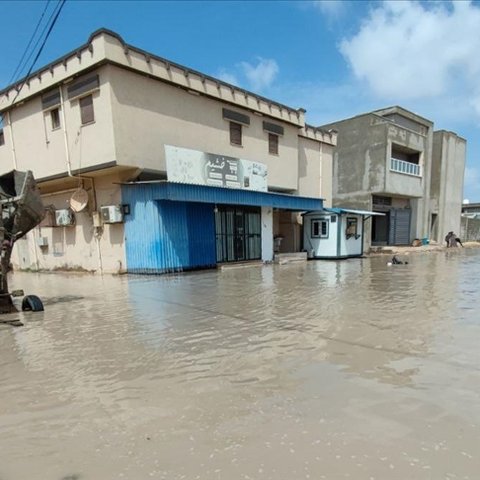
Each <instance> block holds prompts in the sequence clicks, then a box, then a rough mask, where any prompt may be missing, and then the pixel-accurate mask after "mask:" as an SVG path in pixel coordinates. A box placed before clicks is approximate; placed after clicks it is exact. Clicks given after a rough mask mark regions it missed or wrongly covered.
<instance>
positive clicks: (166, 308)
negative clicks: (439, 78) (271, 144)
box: [0, 249, 480, 480]
mask: <svg viewBox="0 0 480 480" xmlns="http://www.w3.org/2000/svg"><path fill="white" fill-rule="evenodd" d="M386 260H387V259H386V258H384V257H382V258H373V259H365V260H349V261H343V262H308V263H307V264H295V265H284V266H280V267H276V266H274V267H272V266H268V267H251V268H240V269H230V270H227V271H223V272H214V271H210V272H202V273H195V274H188V275H181V276H164V277H120V278H115V277H104V278H100V277H91V276H80V275H60V274H56V275H53V274H52V275H48V274H43V275H35V274H15V275H14V276H13V277H12V282H11V283H12V287H14V288H24V289H25V290H26V291H27V292H29V293H36V294H38V295H40V296H41V297H42V298H43V299H45V303H46V311H45V313H34V314H32V313H29V314H18V315H16V316H14V318H20V319H22V321H23V322H24V323H25V326H24V327H18V328H15V327H10V326H0V479H1V480H23V479H25V480H26V479H28V480H32V479H33V480H35V479H39V480H50V479H52V480H61V479H62V480H67V479H68V480H73V479H84V480H87V479H95V480H97V479H100V480H109V479H132V480H135V479H149V478H156V479H168V480H174V479H208V480H210V479H228V480H230V479H233V480H234V479H259V480H260V479H275V480H279V479H281V480H283V479H285V480H295V479H308V478H311V479H322V478H325V479H337V478H352V479H367V480H369V479H455V478H461V479H466V478H472V479H476V478H479V476H480V455H479V454H478V453H479V452H478V450H479V446H480V401H479V400H480V399H479V396H480V315H479V299H480V283H479V281H478V278H479V273H480V250H473V249H472V250H461V251H458V252H454V253H452V252H446V253H434V254H430V255H423V256H422V255H411V256H410V257H409V260H410V264H409V265H399V266H393V267H392V266H390V267H389V266H387V265H386Z"/></svg>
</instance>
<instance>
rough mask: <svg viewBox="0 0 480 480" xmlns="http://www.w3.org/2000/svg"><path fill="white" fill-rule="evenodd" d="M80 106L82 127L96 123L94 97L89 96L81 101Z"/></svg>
mask: <svg viewBox="0 0 480 480" xmlns="http://www.w3.org/2000/svg"><path fill="white" fill-rule="evenodd" d="M79 105H80V118H81V121H82V125H87V124H88V123H93V122H94V121H95V115H94V113H93V96H92V95H87V96H86V97H82V98H81V99H80V100H79Z"/></svg>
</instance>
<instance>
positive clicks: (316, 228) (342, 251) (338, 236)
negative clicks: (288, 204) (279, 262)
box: [303, 208, 384, 259]
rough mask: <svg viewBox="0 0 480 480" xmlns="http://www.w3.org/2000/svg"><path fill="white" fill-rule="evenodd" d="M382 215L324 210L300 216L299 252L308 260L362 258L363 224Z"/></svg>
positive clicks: (363, 211)
mask: <svg viewBox="0 0 480 480" xmlns="http://www.w3.org/2000/svg"><path fill="white" fill-rule="evenodd" d="M373 215H384V214H383V213H378V212H370V211H367V210H352V209H349V208H325V209H324V210H319V211H316V212H306V213H304V214H303V248H304V249H305V250H306V251H307V254H308V258H320V259H321V258H324V259H328V258H332V259H334V258H351V257H361V256H362V255H363V233H364V224H365V220H366V219H367V218H369V217H371V216H373Z"/></svg>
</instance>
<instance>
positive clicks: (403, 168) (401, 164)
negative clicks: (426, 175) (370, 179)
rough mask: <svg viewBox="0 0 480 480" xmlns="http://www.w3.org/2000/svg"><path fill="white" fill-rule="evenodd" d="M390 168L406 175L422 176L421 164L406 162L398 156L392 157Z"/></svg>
mask: <svg viewBox="0 0 480 480" xmlns="http://www.w3.org/2000/svg"><path fill="white" fill-rule="evenodd" d="M390 170H391V171H392V172H398V173H404V174H406V175H413V176H414V177H421V176H422V174H421V169H420V165H417V164H416V163H410V162H405V161H404V160H398V159H396V158H391V159H390Z"/></svg>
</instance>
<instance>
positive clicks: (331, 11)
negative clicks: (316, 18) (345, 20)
mask: <svg viewBox="0 0 480 480" xmlns="http://www.w3.org/2000/svg"><path fill="white" fill-rule="evenodd" d="M313 4H314V6H315V7H316V8H318V10H320V12H321V13H322V14H323V15H325V16H326V17H327V18H328V19H329V20H338V19H339V18H340V17H341V16H342V15H343V14H344V13H345V7H346V5H347V4H346V2H345V1H341V0H316V1H314V2H313Z"/></svg>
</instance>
